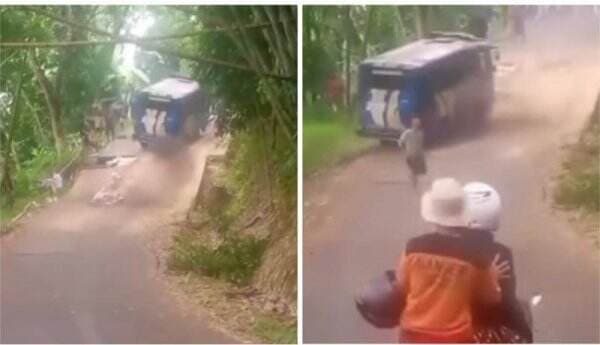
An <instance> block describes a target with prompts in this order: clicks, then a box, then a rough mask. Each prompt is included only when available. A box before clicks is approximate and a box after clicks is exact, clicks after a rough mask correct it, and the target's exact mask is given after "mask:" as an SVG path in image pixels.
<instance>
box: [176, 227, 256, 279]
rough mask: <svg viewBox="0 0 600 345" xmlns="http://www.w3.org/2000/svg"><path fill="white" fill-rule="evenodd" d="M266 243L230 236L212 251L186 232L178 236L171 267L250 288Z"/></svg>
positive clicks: (251, 238) (254, 239) (250, 238)
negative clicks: (248, 285)
mask: <svg viewBox="0 0 600 345" xmlns="http://www.w3.org/2000/svg"><path fill="white" fill-rule="evenodd" d="M266 243H267V242H266V241H265V240H259V239H256V238H253V237H250V236H246V237H242V236H239V235H229V236H227V237H225V240H224V241H223V242H222V243H220V244H219V245H218V246H217V247H216V248H211V247H209V246H208V245H205V244H203V243H199V241H198V240H197V239H196V238H195V237H194V236H193V234H190V233H185V232H183V233H179V234H177V235H176V236H175V244H174V246H173V250H172V252H171V256H170V260H169V266H170V267H171V268H172V269H175V270H181V271H192V272H198V273H201V274H205V275H207V276H209V277H213V278H217V279H223V280H226V281H229V282H231V283H234V284H237V285H247V284H249V283H250V280H251V279H252V277H253V275H254V272H255V271H256V270H257V269H258V267H259V266H260V263H261V259H262V256H263V253H264V251H265V248H266Z"/></svg>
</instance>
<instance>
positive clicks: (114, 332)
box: [0, 139, 236, 343]
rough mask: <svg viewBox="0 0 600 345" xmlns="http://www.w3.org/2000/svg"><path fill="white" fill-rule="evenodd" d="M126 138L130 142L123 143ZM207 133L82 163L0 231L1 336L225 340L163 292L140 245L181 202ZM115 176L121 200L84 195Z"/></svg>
mask: <svg viewBox="0 0 600 345" xmlns="http://www.w3.org/2000/svg"><path fill="white" fill-rule="evenodd" d="M129 146H130V145H129ZM213 148H214V143H213V142H212V141H211V140H210V139H202V140H200V141H199V142H197V143H196V144H194V145H193V146H192V147H184V148H182V149H177V148H173V150H172V151H171V152H163V153H162V154H154V153H149V152H144V153H142V154H141V155H140V156H139V158H138V160H137V161H135V162H133V163H132V164H130V165H128V166H123V167H118V168H111V169H94V170H83V171H82V172H81V173H80V174H79V176H78V178H77V180H76V183H75V184H74V186H73V188H72V189H71V190H70V191H69V192H68V193H67V194H66V195H64V196H63V197H62V198H61V199H60V200H59V201H58V202H55V203H53V204H51V205H49V206H47V207H45V208H43V209H41V210H38V211H36V212H35V213H34V214H33V216H31V217H29V218H26V219H25V220H24V221H23V222H22V224H21V225H20V226H19V228H18V229H16V230H15V231H13V232H12V233H10V234H9V235H7V236H3V237H2V238H1V247H0V249H1V254H0V257H1V263H0V341H1V342H2V343H226V342H236V340H235V339H232V338H230V337H228V336H226V335H224V334H222V333H220V332H217V331H215V330H212V329H211V328H210V327H209V326H208V325H207V322H206V320H205V319H203V317H202V316H201V315H188V314H186V313H185V312H183V311H182V309H180V308H178V307H177V305H176V303H174V300H173V299H172V296H171V295H169V294H168V293H167V292H166V288H165V285H163V282H162V280H161V279H160V274H159V265H160V262H159V261H158V260H157V257H156V256H155V253H154V252H153V251H152V250H151V249H150V247H149V245H148V243H149V242H148V241H149V238H151V237H152V236H153V235H154V234H156V232H157V231H164V227H161V225H164V224H167V223H169V222H170V221H172V220H174V219H177V217H180V216H181V215H182V214H183V212H185V209H186V208H187V207H188V205H190V202H191V200H192V198H193V197H194V193H195V191H196V189H197V186H198V183H199V181H200V178H201V176H202V169H203V165H204V160H205V159H206V156H207V154H209V153H210V152H211V150H212V149H213ZM114 172H116V173H118V174H119V175H121V177H122V180H121V184H120V185H119V187H118V188H117V190H118V191H119V192H120V193H122V195H123V196H124V198H125V199H124V200H123V201H122V202H120V203H118V204H116V205H112V206H94V205H91V204H90V202H89V201H90V200H91V199H92V197H93V196H94V194H95V193H96V192H97V191H98V190H100V189H101V188H102V187H103V186H105V185H106V184H107V183H108V182H109V181H110V179H111V174H112V173H114Z"/></svg>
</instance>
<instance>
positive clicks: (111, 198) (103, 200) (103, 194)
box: [91, 172, 125, 206]
mask: <svg viewBox="0 0 600 345" xmlns="http://www.w3.org/2000/svg"><path fill="white" fill-rule="evenodd" d="M122 179H123V178H122V177H121V175H119V174H118V173H116V172H113V173H112V174H111V180H110V182H109V183H108V184H107V185H106V186H104V187H102V189H100V190H99V191H98V192H97V193H96V194H95V195H94V197H93V198H92V201H91V203H92V204H94V205H103V206H111V205H114V204H116V203H118V202H121V201H123V200H125V197H124V196H123V195H122V194H121V193H120V192H119V191H118V189H119V186H120V185H121V181H122Z"/></svg>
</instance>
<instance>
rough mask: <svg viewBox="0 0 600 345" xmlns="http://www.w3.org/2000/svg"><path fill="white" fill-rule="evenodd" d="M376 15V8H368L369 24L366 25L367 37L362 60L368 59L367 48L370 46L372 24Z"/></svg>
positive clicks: (364, 39) (364, 41)
mask: <svg viewBox="0 0 600 345" xmlns="http://www.w3.org/2000/svg"><path fill="white" fill-rule="evenodd" d="M374 13H375V7H374V6H368V7H367V22H366V25H365V36H364V38H363V42H362V43H363V46H362V49H361V58H362V59H365V58H366V57H367V48H368V46H369V33H370V32H371V24H372V21H373V15H374Z"/></svg>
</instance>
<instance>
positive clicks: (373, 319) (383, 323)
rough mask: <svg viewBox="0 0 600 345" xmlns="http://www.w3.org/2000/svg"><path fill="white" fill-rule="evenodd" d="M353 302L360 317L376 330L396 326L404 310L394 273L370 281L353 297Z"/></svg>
mask: <svg viewBox="0 0 600 345" xmlns="http://www.w3.org/2000/svg"><path fill="white" fill-rule="evenodd" d="M354 302H355V304H356V308H357V309H358V311H359V312H360V315H362V317H363V318H364V319H365V320H367V321H368V322H369V323H370V324H372V325H373V326H375V327H377V328H394V327H396V326H398V322H399V321H400V314H401V313H402V309H403V308H404V302H405V301H404V296H403V294H402V292H401V291H400V289H399V288H398V286H397V285H396V274H395V272H394V271H392V270H389V271H385V272H384V274H382V275H380V276H378V277H376V278H375V279H373V280H371V281H370V282H369V283H368V284H367V285H366V286H365V287H364V288H363V289H362V290H361V291H360V293H359V294H358V295H357V296H356V297H355V299H354Z"/></svg>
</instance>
